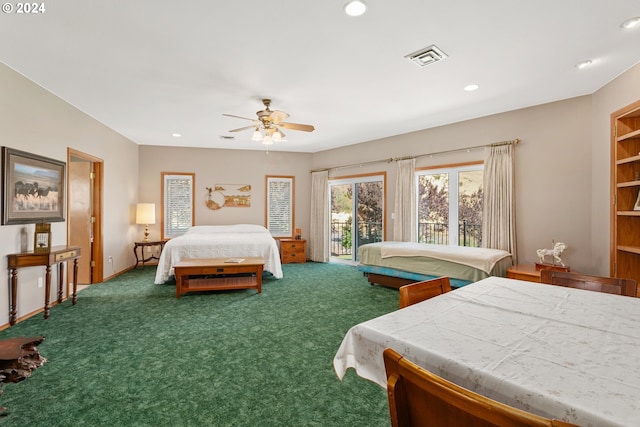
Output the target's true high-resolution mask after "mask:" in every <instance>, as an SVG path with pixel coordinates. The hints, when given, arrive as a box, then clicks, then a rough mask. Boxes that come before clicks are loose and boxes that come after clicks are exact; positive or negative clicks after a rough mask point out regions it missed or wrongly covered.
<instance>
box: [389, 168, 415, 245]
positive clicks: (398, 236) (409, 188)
mask: <svg viewBox="0 0 640 427" xmlns="http://www.w3.org/2000/svg"><path fill="white" fill-rule="evenodd" d="M415 172H416V159H406V160H399V161H398V172H397V176H396V199H395V213H394V218H393V240H396V241H401V242H416V241H417V232H416V229H417V224H416V183H415Z"/></svg>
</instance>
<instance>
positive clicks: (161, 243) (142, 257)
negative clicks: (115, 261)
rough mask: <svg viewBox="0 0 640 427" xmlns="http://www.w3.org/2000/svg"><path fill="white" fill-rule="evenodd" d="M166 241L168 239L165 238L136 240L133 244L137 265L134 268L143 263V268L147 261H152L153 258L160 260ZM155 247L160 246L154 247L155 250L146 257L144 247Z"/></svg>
mask: <svg viewBox="0 0 640 427" xmlns="http://www.w3.org/2000/svg"><path fill="white" fill-rule="evenodd" d="M165 243H166V241H164V240H158V241H155V242H135V243H134V244H133V253H134V255H135V256H136V265H135V266H134V268H137V267H138V265H139V264H142V268H144V265H145V263H147V262H149V261H151V260H152V259H155V260H159V259H160V254H162V250H163V249H164V244H165ZM153 247H159V248H157V249H154V252H153V253H152V254H151V255H149V256H148V257H146V258H145V254H144V248H153ZM138 248H140V250H139V251H138ZM156 250H157V251H158V253H157V255H158V256H156V253H155V251H156ZM138 253H139V254H140V255H139V256H138Z"/></svg>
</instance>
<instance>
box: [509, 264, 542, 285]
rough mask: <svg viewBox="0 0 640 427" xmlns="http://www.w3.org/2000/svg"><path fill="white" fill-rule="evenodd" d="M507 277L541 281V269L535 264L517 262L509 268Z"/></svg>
mask: <svg viewBox="0 0 640 427" xmlns="http://www.w3.org/2000/svg"><path fill="white" fill-rule="evenodd" d="M507 278H509V279H518V280H525V281H527V282H536V283H540V270H536V266H535V265H534V264H517V265H514V266H512V267H509V268H508V269H507Z"/></svg>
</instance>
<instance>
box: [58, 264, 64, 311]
mask: <svg viewBox="0 0 640 427" xmlns="http://www.w3.org/2000/svg"><path fill="white" fill-rule="evenodd" d="M63 284H64V263H62V262H61V263H59V264H58V304H60V303H62V285H63Z"/></svg>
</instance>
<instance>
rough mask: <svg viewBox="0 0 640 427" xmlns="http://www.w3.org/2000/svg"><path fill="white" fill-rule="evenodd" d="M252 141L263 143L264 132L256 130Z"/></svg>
mask: <svg viewBox="0 0 640 427" xmlns="http://www.w3.org/2000/svg"><path fill="white" fill-rule="evenodd" d="M251 140H252V141H262V132H260V131H259V130H258V128H256V130H255V132H253V135H251Z"/></svg>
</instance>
